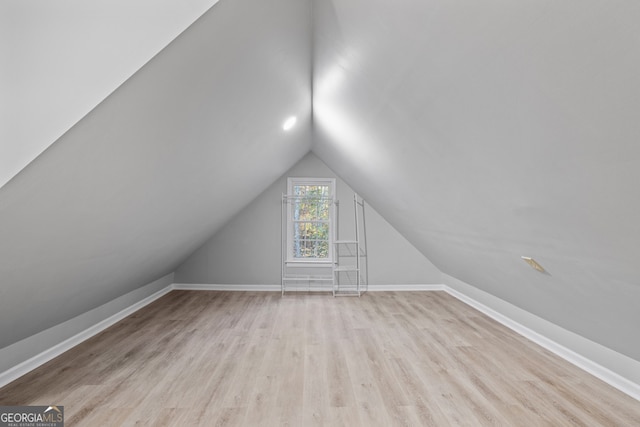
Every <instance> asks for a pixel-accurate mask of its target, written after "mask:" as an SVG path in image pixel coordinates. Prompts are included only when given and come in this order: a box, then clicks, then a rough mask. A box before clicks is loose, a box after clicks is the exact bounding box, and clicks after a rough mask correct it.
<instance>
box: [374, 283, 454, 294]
mask: <svg viewBox="0 0 640 427" xmlns="http://www.w3.org/2000/svg"><path fill="white" fill-rule="evenodd" d="M445 288H446V286H445V285H442V284H436V285H416V284H411V285H401V284H398V285H369V288H368V290H369V292H395V291H398V292H412V291H444V290H445Z"/></svg>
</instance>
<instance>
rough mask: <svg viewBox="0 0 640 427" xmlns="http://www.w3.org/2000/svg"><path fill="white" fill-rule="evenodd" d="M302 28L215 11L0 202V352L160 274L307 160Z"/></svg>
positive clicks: (264, 10) (254, 7)
mask: <svg viewBox="0 0 640 427" xmlns="http://www.w3.org/2000/svg"><path fill="white" fill-rule="evenodd" d="M309 25H310V4H309V2H305V1H298V0H275V1H271V2H263V1H258V0H233V1H227V2H220V3H218V4H216V6H215V7H214V8H211V9H210V10H209V11H208V12H207V13H205V14H204V15H203V16H202V18H201V19H199V20H197V21H196V22H195V23H194V24H193V25H192V26H191V27H189V29H188V30H186V31H185V32H183V33H182V34H181V35H180V36H179V37H178V38H176V39H175V40H174V41H173V42H172V43H171V44H170V45H169V46H167V48H166V49H164V50H163V51H162V52H161V53H160V54H158V55H156V56H155V57H154V58H153V59H152V60H151V61H150V62H149V63H147V65H146V66H144V67H143V68H142V69H141V70H140V71H139V72H137V73H136V74H135V75H134V76H133V77H132V78H130V79H129V80H127V82H125V83H124V84H123V85H122V86H120V87H119V88H118V90H116V91H115V92H114V93H113V94H112V95H110V96H109V97H108V98H107V99H106V100H105V101H104V102H102V103H101V104H100V105H99V106H98V107H97V108H96V109H94V110H93V111H92V112H91V113H90V114H88V115H87V116H85V118H84V119H83V120H81V121H80V122H79V123H78V124H76V125H75V126H74V127H73V128H72V129H71V130H69V131H68V132H67V133H65V135H64V136H63V137H62V138H60V139H59V140H58V141H57V142H56V143H55V144H53V145H52V146H50V147H49V148H48V149H47V150H46V151H45V152H44V153H43V154H42V155H40V156H39V157H38V158H37V159H36V160H35V161H33V162H32V163H31V164H30V165H29V166H28V167H27V168H25V169H24V170H23V171H22V172H21V173H20V174H18V175H17V176H16V177H15V178H14V179H12V180H11V181H9V182H8V183H7V184H6V185H5V186H3V187H2V188H0V236H2V237H1V238H0V277H1V278H2V282H1V285H0V348H2V347H6V346H8V345H10V344H12V343H14V342H17V341H19V340H21V339H24V338H26V337H29V336H31V335H34V334H36V333H38V332H40V331H42V330H45V329H48V328H50V327H51V326H53V325H57V324H60V323H62V322H64V321H66V320H69V319H71V318H73V317H75V316H78V315H80V314H82V313H85V312H87V311H89V310H91V309H93V308H95V307H98V306H100V305H102V304H104V303H106V302H108V301H111V300H113V299H115V298H117V297H119V296H121V295H124V294H126V293H128V292H131V291H133V290H135V289H136V288H138V287H140V286H143V285H145V284H147V283H150V282H151V281H153V280H155V279H157V278H158V277H162V276H164V275H166V274H169V273H171V272H173V271H174V270H175V268H176V267H177V266H178V265H180V264H181V262H182V261H184V259H186V257H187V256H188V255H189V254H191V253H192V252H193V251H194V250H195V249H197V248H198V247H200V246H201V245H202V244H203V243H204V242H205V241H206V240H207V238H208V237H209V236H211V235H212V234H213V233H214V232H215V231H216V230H217V228H218V227H220V226H222V225H223V224H225V223H226V222H227V221H228V220H229V219H230V218H231V217H232V216H233V215H235V214H236V212H238V211H239V210H240V209H241V208H242V207H244V206H245V205H246V204H247V203H249V202H250V201H251V200H252V199H254V198H255V197H256V196H257V195H259V194H260V193H261V192H262V191H263V190H264V189H265V188H266V187H267V186H268V185H269V183H271V182H273V180H275V179H276V178H277V177H279V176H280V175H282V174H283V173H284V172H285V171H287V170H288V169H289V168H290V167H291V166H292V165H294V164H295V163H296V162H297V161H298V160H299V159H300V158H302V157H303V156H304V154H306V153H307V152H308V151H309V148H310V144H311V142H310V136H309V121H310V95H309V76H310V73H311V70H310V62H311V61H310V46H309V37H308V35H309ZM79 36H80V35H79ZM291 114H296V115H297V116H298V124H297V126H296V127H295V128H294V129H292V130H291V131H290V132H288V133H284V132H283V130H282V122H283V120H284V119H285V118H286V117H287V116H289V115H291Z"/></svg>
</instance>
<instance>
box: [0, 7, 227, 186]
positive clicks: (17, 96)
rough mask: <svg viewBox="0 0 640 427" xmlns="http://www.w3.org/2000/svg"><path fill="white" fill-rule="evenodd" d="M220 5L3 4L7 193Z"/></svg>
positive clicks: (1, 139)
mask: <svg viewBox="0 0 640 427" xmlns="http://www.w3.org/2000/svg"><path fill="white" fill-rule="evenodd" d="M217 2H218V0H189V1H180V0H92V1H90V2H88V1H85V0H56V1H50V0H29V1H23V0H3V1H2V2H0V58H2V59H1V60H0V64H1V66H0V93H1V94H2V96H0V117H2V126H0V187H2V186H3V185H4V184H5V183H6V182H7V181H9V180H10V179H11V178H13V176H15V175H16V174H17V173H18V172H19V171H20V170H21V169H23V168H24V167H25V166H26V165H27V164H28V163H29V162H31V161H32V160H33V159H34V158H36V157H37V156H38V155H39V154H40V153H42V152H43V151H44V150H45V149H46V148H47V147H48V146H49V145H51V144H52V143H53V142H54V141H55V140H56V139H58V138H59V137H60V135H62V134H63V133H64V132H66V131H67V130H68V129H69V128H71V127H72V126H73V125H74V124H75V123H77V122H78V121H79V120H80V119H81V118H82V117H83V116H84V115H85V114H87V113H88V112H89V111H91V110H92V109H93V108H94V107H95V106H96V105H98V104H99V103H100V102H101V101H102V100H103V99H104V98H106V97H107V96H108V95H109V94H110V93H111V92H113V90H114V89H115V88H117V87H118V86H119V85H120V84H122V83H123V82H124V81H125V80H127V79H128V78H129V77H131V76H132V75H133V74H134V73H135V72H136V71H138V70H139V69H140V67H142V66H143V65H144V64H145V63H146V62H147V61H149V60H150V59H151V58H152V57H153V56H154V55H155V54H157V53H158V52H160V51H161V50H162V49H163V48H164V47H166V46H167V44H169V42H171V40H173V39H175V38H176V36H178V34H180V33H181V32H182V31H183V30H184V29H185V28H187V27H189V25H191V24H192V23H193V22H194V21H195V20H196V19H197V18H198V17H200V16H201V15H202V14H203V13H204V12H205V11H206V10H207V9H209V8H210V7H211V6H212V5H214V4H215V3H217Z"/></svg>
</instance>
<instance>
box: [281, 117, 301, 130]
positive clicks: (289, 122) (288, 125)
mask: <svg viewBox="0 0 640 427" xmlns="http://www.w3.org/2000/svg"><path fill="white" fill-rule="evenodd" d="M297 121H298V119H297V118H296V116H291V117H289V118H288V119H287V120H285V121H284V123H283V124H282V129H284V130H291V128H292V127H294V126H295V125H296V122H297Z"/></svg>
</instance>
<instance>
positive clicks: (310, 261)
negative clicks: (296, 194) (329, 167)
mask: <svg viewBox="0 0 640 427" xmlns="http://www.w3.org/2000/svg"><path fill="white" fill-rule="evenodd" d="M295 185H328V186H329V197H331V198H332V199H333V202H332V203H333V205H332V206H331V208H330V209H329V212H330V214H329V251H328V252H329V253H328V257H327V258H294V257H293V216H292V211H293V209H292V206H293V205H292V204H288V205H287V256H286V260H287V263H292V264H296V265H299V266H301V267H304V264H307V265H309V266H313V265H320V264H332V263H333V242H334V241H335V231H336V230H335V226H336V221H335V219H336V217H335V215H336V206H335V198H336V180H335V178H298V177H288V178H287V194H289V195H291V194H293V187H294V186H295Z"/></svg>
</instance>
